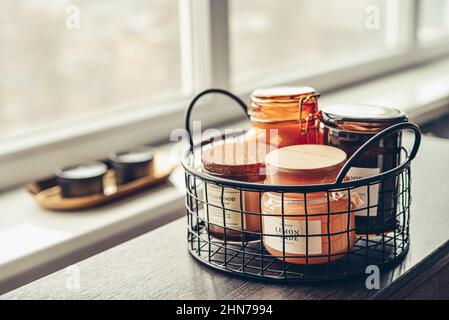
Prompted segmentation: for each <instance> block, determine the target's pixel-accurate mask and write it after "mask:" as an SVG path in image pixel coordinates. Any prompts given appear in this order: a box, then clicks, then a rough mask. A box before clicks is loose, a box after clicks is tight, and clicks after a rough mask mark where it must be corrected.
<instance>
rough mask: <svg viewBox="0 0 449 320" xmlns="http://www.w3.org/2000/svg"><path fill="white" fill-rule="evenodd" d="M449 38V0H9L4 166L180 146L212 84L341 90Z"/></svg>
mask: <svg viewBox="0 0 449 320" xmlns="http://www.w3.org/2000/svg"><path fill="white" fill-rule="evenodd" d="M448 40H449V0H388V1H387V0H345V1H344V5H343V4H342V1H333V0H315V1H305V0H277V1H274V0H244V1H242V0H228V1H226V0H116V1H107V0H94V1H92V0H59V1H53V0H18V1H17V0H1V1H0V164H1V163H2V162H4V163H8V162H10V159H11V157H13V158H14V157H15V156H16V155H17V153H18V152H26V151H27V150H31V149H32V150H33V151H32V154H33V155H36V154H37V153H44V152H46V151H47V147H48V145H52V147H51V148H52V150H53V149H55V148H56V147H55V146H54V143H59V144H61V143H63V144H65V143H66V142H67V141H69V140H70V139H71V140H70V141H73V140H74V139H75V140H76V139H84V140H89V141H90V143H91V144H90V145H88V146H87V145H82V144H80V146H81V145H82V146H83V147H82V148H81V149H80V148H77V149H73V150H72V151H70V153H71V154H72V155H73V157H74V159H75V160H84V159H86V158H92V157H93V156H99V155H100V153H101V154H103V153H105V152H106V151H108V149H110V148H112V147H122V146H123V145H127V144H129V143H130V141H135V142H139V143H140V142H144V141H148V142H152V141H159V142H160V141H167V140H168V136H169V133H170V130H171V129H173V128H176V127H179V126H181V120H182V111H183V110H184V108H185V106H186V104H187V103H188V101H189V100H190V99H191V97H192V96H193V95H194V94H195V93H197V92H199V91H201V90H203V89H205V88H209V87H213V86H217V87H224V88H228V89H231V90H232V91H234V92H236V93H238V94H239V95H240V96H242V97H243V98H245V99H247V97H248V95H249V93H250V92H251V91H252V90H254V89H255V88H257V87H260V86H268V85H270V86H271V85H284V84H289V85H290V84H291V85H294V84H303V85H313V86H315V87H317V89H318V90H319V91H320V92H321V93H324V94H327V93H330V92H333V91H336V90H338V89H341V88H348V87H350V86H355V85H358V84H360V83H362V82H364V81H368V80H372V79H376V78H378V77H379V76H382V75H386V74H389V73H392V72H397V71H403V70H408V69H411V68H412V67H415V66H417V65H420V64H423V63H429V62H432V61H435V60H437V59H444V58H445V57H448V52H449V42H448ZM442 72H444V71H442ZM440 90H443V91H444V92H446V87H444V88H440ZM446 93H447V92H446ZM211 109H212V107H210V108H209V110H208V111H209V113H210V115H209V116H208V115H207V114H206V113H205V114H204V117H205V118H211V119H213V118H214V117H216V119H220V120H223V119H230V118H231V115H230V113H233V112H234V113H235V111H236V110H231V111H229V110H228V111H226V112H224V113H223V112H222V113H220V112H218V111H216V112H215V111H214V110H211ZM233 116H234V117H235V114H233ZM161 117H163V118H162V120H161ZM156 119H158V121H157V123H159V125H160V124H161V123H164V127H163V128H159V127H158V126H157V123H156V122H155V120H156ZM139 126H141V127H142V129H139V131H138V132H137V131H136V130H137V129H136V128H140V127H139ZM115 129H117V130H119V131H117V132H115V131H113V130H115ZM133 130H134V131H133ZM114 135H115V136H114ZM101 136H109V137H113V136H114V137H116V139H114V143H115V144H116V145H114V143H113V145H111V146H108V147H106V145H107V144H108V143H107V142H106V141H103V142H101V141H100V140H98V143H97V144H96V145H95V144H94V142H92V141H96V140H95V139H97V138H98V139H100V137H101ZM125 136H128V137H126V138H125ZM67 139H69V140H67ZM76 141H79V140H76ZM69 144H70V143H69ZM70 145H73V144H70ZM30 148H31V149H30ZM58 148H59V147H58ZM93 149H94V150H95V151H93ZM65 154H66V155H67V152H65ZM5 157H6V158H5ZM54 158H55V159H56V158H57V156H56V155H55V156H54ZM41 162H44V161H41ZM54 162H57V163H54V164H51V166H50V165H49V167H48V168H47V169H45V170H41V171H39V173H36V174H34V173H30V174H27V175H25V174H24V177H25V176H36V175H37V176H39V175H42V174H43V173H44V172H48V170H49V169H50V167H52V168H53V167H54V166H55V165H56V164H59V163H61V162H63V161H62V160H58V161H54ZM24 163H25V164H26V162H24ZM22 167H23V164H22ZM33 172H34V171H33ZM12 179H13V178H11V179H9V180H11V183H12V182H13V181H12ZM18 180H20V179H19V178H18ZM21 180H24V178H22V179H21ZM11 183H9V184H11ZM0 187H1V186H0Z"/></svg>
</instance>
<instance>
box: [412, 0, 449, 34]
mask: <svg viewBox="0 0 449 320" xmlns="http://www.w3.org/2000/svg"><path fill="white" fill-rule="evenodd" d="M446 35H449V0H421V1H420V3H419V32H418V38H419V40H420V41H426V40H432V39H435V38H441V37H442V36H446Z"/></svg>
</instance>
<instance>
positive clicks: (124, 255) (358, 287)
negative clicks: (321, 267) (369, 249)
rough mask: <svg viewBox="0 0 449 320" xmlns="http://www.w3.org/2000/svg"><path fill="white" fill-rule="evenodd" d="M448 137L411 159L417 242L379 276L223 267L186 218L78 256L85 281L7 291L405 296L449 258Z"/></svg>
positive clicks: (57, 280)
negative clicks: (206, 256)
mask: <svg viewBox="0 0 449 320" xmlns="http://www.w3.org/2000/svg"><path fill="white" fill-rule="evenodd" d="M448 175H449V140H442V139H437V138H430V137H425V138H424V140H423V143H422V147H421V150H420V152H419V154H418V157H417V158H416V159H415V161H414V163H413V166H412V189H413V190H412V209H411V226H410V228H411V231H410V233H411V246H410V250H409V252H408V253H407V255H406V257H405V259H404V260H403V261H402V262H401V263H399V264H398V265H397V266H396V267H394V268H393V269H392V270H390V271H386V272H384V273H383V274H382V276H381V289H380V290H368V289H366V286H365V278H363V277H361V278H354V279H351V280H344V281H334V282H328V283H320V284H307V285H304V284H276V283H267V282H257V281H254V280H247V279H243V278H239V277H236V276H231V275H228V274H224V273H221V272H218V271H215V270H211V269H210V268H208V267H206V266H203V265H201V264H200V263H198V262H197V261H196V260H195V259H193V258H192V257H191V256H190V254H189V253H188V250H187V244H186V223H185V219H180V220H177V221H175V222H173V223H170V224H168V225H166V226H163V227H161V228H159V229H156V230H154V231H152V232H149V233H147V234H145V235H142V236H140V237H138V238H135V239H133V240H130V241H128V242H125V243H123V244H121V245H119V246H117V247H114V248H112V249H109V250H107V251H105V252H102V253H100V254H98V255H96V256H93V257H91V258H88V259H86V260H84V261H81V262H79V263H78V264H76V266H77V267H78V269H75V270H79V276H80V277H79V279H80V287H79V288H76V287H75V288H73V287H71V286H70V285H67V284H68V282H70V281H71V280H73V275H74V273H73V272H74V271H73V270H74V269H73V268H72V269H65V270H61V271H58V272H56V273H54V274H51V275H49V276H47V277H44V278H42V279H39V280H37V281H35V282H32V283H30V284H28V285H26V286H23V287H21V288H18V289H16V290H14V291H11V292H9V293H6V294H4V295H3V296H1V297H0V298H1V299H201V300H204V299H329V298H336V299H361V298H385V297H389V298H391V297H393V298H401V297H404V294H407V293H406V292H410V291H413V290H415V289H414V288H415V287H420V286H422V285H424V284H425V283H429V279H431V278H432V277H434V275H435V274H437V273H438V271H441V270H442V268H446V267H447V266H449V233H448V227H449V210H448V204H447V201H448V200H449V198H448V196H449V183H448Z"/></svg>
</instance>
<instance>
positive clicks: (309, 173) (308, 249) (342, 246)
mask: <svg viewBox="0 0 449 320" xmlns="http://www.w3.org/2000/svg"><path fill="white" fill-rule="evenodd" d="M345 161H346V153H345V152H344V151H342V150H340V149H338V148H334V147H330V146H322V145H298V146H290V147H286V148H281V149H278V150H274V151H272V152H270V153H269V154H268V155H267V156H266V159H265V164H266V170H267V177H266V183H267V184H270V185H311V184H325V183H333V182H335V179H336V177H337V174H338V172H339V170H340V169H341V168H342V166H343V164H344V162H345ZM350 211H351V203H350V202H349V200H348V197H347V195H346V194H345V193H344V192H329V194H327V192H311V193H306V194H304V193H285V194H284V195H283V196H282V194H279V193H274V192H267V193H265V194H264V196H263V208H262V214H263V222H262V230H263V234H264V239H263V242H264V245H265V248H266V249H267V251H268V252H269V253H271V254H272V255H274V256H276V257H277V258H278V259H280V260H283V259H284V258H285V261H286V262H290V263H294V264H306V263H307V264H321V263H327V262H329V261H334V260H336V259H339V258H341V257H343V256H344V254H346V253H347V252H348V251H349V250H350V249H351V248H352V246H353V244H354V242H355V233H354V218H353V215H352V214H351V212H350ZM284 250H285V251H284Z"/></svg>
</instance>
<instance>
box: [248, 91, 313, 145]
mask: <svg viewBox="0 0 449 320" xmlns="http://www.w3.org/2000/svg"><path fill="white" fill-rule="evenodd" d="M248 113H249V115H250V117H251V122H252V128H251V130H249V131H248V133H247V134H246V139H247V141H257V143H266V144H270V145H272V146H274V147H276V148H283V147H286V146H291V145H297V144H316V143H318V128H317V126H316V123H317V119H318V94H317V93H316V91H315V89H314V88H311V87H277V88H265V89H257V90H255V91H254V92H253V94H252V95H251V103H250V105H249V108H248Z"/></svg>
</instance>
